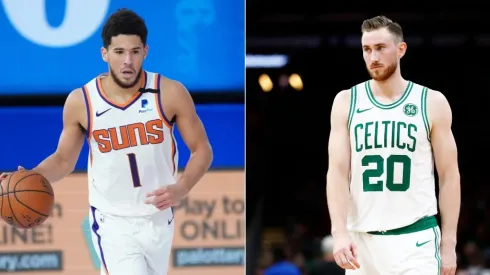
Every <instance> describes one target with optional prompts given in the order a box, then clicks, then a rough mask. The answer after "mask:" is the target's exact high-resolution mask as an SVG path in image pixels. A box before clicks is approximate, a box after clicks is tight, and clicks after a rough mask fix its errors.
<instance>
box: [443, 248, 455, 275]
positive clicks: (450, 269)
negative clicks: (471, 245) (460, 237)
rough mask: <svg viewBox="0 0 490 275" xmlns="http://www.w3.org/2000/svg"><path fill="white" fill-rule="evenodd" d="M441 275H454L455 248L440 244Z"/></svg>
mask: <svg viewBox="0 0 490 275" xmlns="http://www.w3.org/2000/svg"><path fill="white" fill-rule="evenodd" d="M441 261H442V265H441V275H454V274H456V247H455V246H454V245H451V244H444V242H441Z"/></svg>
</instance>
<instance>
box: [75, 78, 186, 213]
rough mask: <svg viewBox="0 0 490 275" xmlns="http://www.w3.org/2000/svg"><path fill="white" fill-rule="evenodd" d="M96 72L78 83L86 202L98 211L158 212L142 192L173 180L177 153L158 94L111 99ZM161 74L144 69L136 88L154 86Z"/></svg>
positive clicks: (175, 172) (155, 86)
mask: <svg viewBox="0 0 490 275" xmlns="http://www.w3.org/2000/svg"><path fill="white" fill-rule="evenodd" d="M103 77H104V76H98V77H96V78H94V79H93V80H92V81H90V82H89V83H87V84H86V85H85V86H84V87H83V92H84V96H85V100H86V103H87V106H88V108H87V109H88V118H89V120H88V121H89V122H88V137H87V138H88V143H89V145H90V155H89V160H88V161H89V163H88V180H89V182H88V185H89V203H90V205H91V206H93V207H95V208H97V209H98V210H100V211H101V212H102V213H108V214H112V215H118V216H146V215H151V214H153V213H155V212H157V211H158V210H157V209H156V207H155V206H153V205H149V204H145V203H144V202H145V200H146V199H147V198H146V194H147V193H149V192H151V191H154V190H155V189H157V188H159V187H161V186H165V185H170V184H174V183H175V181H176V176H177V163H178V152H177V145H176V142H175V139H174V135H173V125H172V124H171V122H170V121H169V119H167V118H166V117H165V115H164V113H163V109H162V106H161V104H160V94H159V93H154V92H145V93H140V92H138V93H137V94H135V96H134V97H133V98H132V99H131V100H130V101H128V102H127V103H125V104H119V103H116V102H113V101H111V100H110V99H109V98H108V97H107V96H106V94H105V92H104V91H103V89H102V85H101V82H100V80H101V78H103ZM159 85H160V75H159V74H156V73H150V72H144V71H143V73H142V76H141V87H145V88H147V89H159Z"/></svg>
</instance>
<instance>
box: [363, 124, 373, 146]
mask: <svg viewBox="0 0 490 275" xmlns="http://www.w3.org/2000/svg"><path fill="white" fill-rule="evenodd" d="M371 125H373V123H372V122H366V130H365V132H364V147H366V150H370V149H373V146H372V145H370V144H369V139H368V137H370V136H371V132H370V131H369V126H371Z"/></svg>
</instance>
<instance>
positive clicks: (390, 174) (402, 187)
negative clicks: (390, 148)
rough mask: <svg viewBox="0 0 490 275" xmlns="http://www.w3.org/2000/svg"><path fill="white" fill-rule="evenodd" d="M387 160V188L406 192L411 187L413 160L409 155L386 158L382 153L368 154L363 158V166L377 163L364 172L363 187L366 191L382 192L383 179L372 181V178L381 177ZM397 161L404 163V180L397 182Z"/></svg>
mask: <svg viewBox="0 0 490 275" xmlns="http://www.w3.org/2000/svg"><path fill="white" fill-rule="evenodd" d="M385 162H386V178H385V180H386V188H387V189H388V190H389V191H392V192H405V191H407V190H408V188H410V174H411V167H412V160H411V159H410V157H409V156H407V155H391V156H389V157H388V158H387V159H386V160H385V159H384V158H383V157H382V156H380V155H367V156H364V157H363V158H362V160H361V163H362V166H364V167H366V166H369V165H370V164H372V163H373V164H375V168H371V169H366V170H365V171H364V173H362V187H363V191H364V192H382V191H383V180H382V179H379V180H378V181H376V182H374V183H372V182H371V178H379V177H381V176H383V174H384V172H385V171H384V164H385ZM395 163H400V164H401V165H402V167H401V169H402V182H400V183H395V182H394V179H395Z"/></svg>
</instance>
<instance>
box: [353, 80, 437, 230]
mask: <svg viewBox="0 0 490 275" xmlns="http://www.w3.org/2000/svg"><path fill="white" fill-rule="evenodd" d="M370 82H371V81H366V82H364V83H361V84H358V85H356V86H354V87H352V89H351V104H350V111H349V120H348V128H349V134H350V147H351V174H350V204H349V209H348V219H347V224H348V229H349V230H351V231H356V232H369V231H386V230H390V229H396V228H401V227H404V226H407V225H410V224H412V223H414V222H416V221H417V220H419V219H420V218H422V217H425V216H432V215H435V214H437V200H436V195H435V182H434V168H433V167H434V165H433V156H432V148H431V143H430V125H429V120H428V117H427V107H426V104H427V88H425V87H422V86H420V85H418V84H415V83H413V82H410V81H409V82H408V85H407V88H406V90H405V92H404V93H403V95H402V96H401V97H400V99H398V100H397V101H396V102H393V103H391V104H382V103H380V102H378V101H377V100H376V99H375V97H374V95H373V92H372V90H371V88H370Z"/></svg>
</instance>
